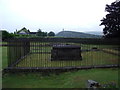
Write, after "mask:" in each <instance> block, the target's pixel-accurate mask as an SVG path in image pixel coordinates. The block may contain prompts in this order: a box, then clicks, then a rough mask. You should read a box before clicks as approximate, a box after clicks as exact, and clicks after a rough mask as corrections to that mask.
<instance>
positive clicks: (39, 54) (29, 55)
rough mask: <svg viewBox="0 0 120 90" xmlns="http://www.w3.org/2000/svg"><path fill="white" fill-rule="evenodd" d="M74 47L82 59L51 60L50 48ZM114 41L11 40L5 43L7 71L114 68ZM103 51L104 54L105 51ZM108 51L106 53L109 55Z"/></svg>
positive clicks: (116, 44) (69, 39) (116, 60)
mask: <svg viewBox="0 0 120 90" xmlns="http://www.w3.org/2000/svg"><path fill="white" fill-rule="evenodd" d="M55 45H56V46H57V45H77V46H80V47H81V56H82V60H68V61H66V60H65V61H64V60H62V61H51V55H52V52H51V51H52V49H53V46H55ZM119 45H120V42H119V40H118V39H111V40H109V39H81V38H15V39H9V40H7V46H8V67H9V68H64V67H83V66H91V67H94V66H97V65H98V66H99V65H118V59H119V57H120V56H119V55H118V54H116V52H117V53H118V52H119V50H120V47H119ZM105 49H107V50H108V51H107V52H105ZM109 50H110V53H109Z"/></svg>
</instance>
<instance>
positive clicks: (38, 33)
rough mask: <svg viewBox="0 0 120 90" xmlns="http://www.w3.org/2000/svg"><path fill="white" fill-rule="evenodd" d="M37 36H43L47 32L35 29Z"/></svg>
mask: <svg viewBox="0 0 120 90" xmlns="http://www.w3.org/2000/svg"><path fill="white" fill-rule="evenodd" d="M37 36H40V37H45V36H47V32H42V30H41V29H39V30H38V31H37Z"/></svg>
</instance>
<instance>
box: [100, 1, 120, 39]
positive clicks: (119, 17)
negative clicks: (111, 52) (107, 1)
mask: <svg viewBox="0 0 120 90" xmlns="http://www.w3.org/2000/svg"><path fill="white" fill-rule="evenodd" d="M105 11H107V12H108V14H107V15H106V17H105V18H103V19H102V20H101V21H102V23H101V24H100V25H104V26H105V27H104V29H103V33H104V37H105V38H120V35H119V34H120V1H115V2H113V3H111V5H106V8H105Z"/></svg>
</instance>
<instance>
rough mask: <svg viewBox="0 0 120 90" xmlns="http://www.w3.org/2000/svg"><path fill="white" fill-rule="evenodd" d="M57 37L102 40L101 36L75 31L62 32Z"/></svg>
mask: <svg viewBox="0 0 120 90" xmlns="http://www.w3.org/2000/svg"><path fill="white" fill-rule="evenodd" d="M56 36H57V37H77V38H101V37H102V36H101V35H94V34H87V33H83V32H75V31H61V32H59V33H57V34H56Z"/></svg>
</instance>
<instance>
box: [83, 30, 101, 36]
mask: <svg viewBox="0 0 120 90" xmlns="http://www.w3.org/2000/svg"><path fill="white" fill-rule="evenodd" d="M85 33H88V34H94V35H103V32H100V31H87V32H85Z"/></svg>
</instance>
